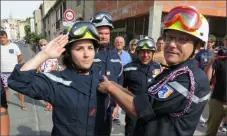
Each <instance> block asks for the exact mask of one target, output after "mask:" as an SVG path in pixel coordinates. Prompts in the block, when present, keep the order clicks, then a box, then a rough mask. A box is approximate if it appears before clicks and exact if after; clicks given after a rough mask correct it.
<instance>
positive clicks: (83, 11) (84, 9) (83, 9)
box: [83, 0, 85, 20]
mask: <svg viewBox="0 0 227 136" xmlns="http://www.w3.org/2000/svg"><path fill="white" fill-rule="evenodd" d="M83 3H84V4H83V18H84V20H85V0H83Z"/></svg>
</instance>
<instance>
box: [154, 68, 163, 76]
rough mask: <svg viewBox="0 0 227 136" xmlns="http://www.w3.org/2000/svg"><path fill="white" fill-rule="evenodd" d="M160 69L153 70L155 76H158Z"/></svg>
mask: <svg viewBox="0 0 227 136" xmlns="http://www.w3.org/2000/svg"><path fill="white" fill-rule="evenodd" d="M160 72H161V71H160V69H154V70H153V71H152V73H153V77H156V76H157V75H158V74H160Z"/></svg>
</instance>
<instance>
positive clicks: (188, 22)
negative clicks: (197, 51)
mask: <svg viewBox="0 0 227 136" xmlns="http://www.w3.org/2000/svg"><path fill="white" fill-rule="evenodd" d="M178 20H179V21H180V22H181V24H182V26H183V28H184V29H185V30H187V31H195V30H198V29H199V27H200V25H201V24H202V21H201V19H200V14H199V13H198V12H197V11H196V10H195V9H194V8H192V7H189V6H179V7H176V8H173V9H172V10H171V11H170V12H169V13H168V15H167V16H166V17H165V19H164V22H163V24H164V25H165V26H166V27H169V26H171V25H172V24H174V23H175V22H176V21H178Z"/></svg>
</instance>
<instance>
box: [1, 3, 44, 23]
mask: <svg viewBox="0 0 227 136" xmlns="http://www.w3.org/2000/svg"><path fill="white" fill-rule="evenodd" d="M42 2H43V1H42V0H39V1H31V0H27V1H19V0H17V1H9V0H7V1H4V0H1V16H0V18H1V19H6V18H9V14H10V10H11V13H12V18H13V19H24V20H25V19H26V18H27V17H33V11H34V10H36V9H38V8H39V6H40V4H41V3H42Z"/></svg>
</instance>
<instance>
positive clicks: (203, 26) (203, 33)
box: [163, 6, 209, 44]
mask: <svg viewBox="0 0 227 136" xmlns="http://www.w3.org/2000/svg"><path fill="white" fill-rule="evenodd" d="M177 8H181V9H182V11H181V12H176V10H178V11H180V10H179V9H177ZM174 10H175V11H174ZM184 10H194V11H193V12H195V13H197V14H196V15H198V16H199V19H200V25H198V26H199V27H198V28H197V29H196V30H187V29H185V24H183V23H182V22H186V21H184V19H185V18H183V17H182V16H180V15H181V14H185V13H187V12H188V11H185V12H184ZM174 14H175V15H174ZM176 17H178V19H175V21H173V22H172V23H169V22H171V19H172V18H176ZM188 17H189V19H190V21H188V20H187V21H188V22H186V23H188V24H190V23H191V22H192V21H194V20H195V18H192V16H188ZM190 17H191V18H190ZM193 19H194V20H193ZM165 20H167V21H166V24H165ZM165 20H164V23H163V24H164V31H165V30H178V31H181V32H185V33H187V34H190V35H193V36H195V37H197V38H198V39H200V40H201V41H203V42H204V43H205V44H206V43H207V42H208V35H209V24H208V21H207V19H206V18H205V17H204V16H203V15H202V14H200V13H199V12H198V11H197V9H196V8H195V7H192V6H178V7H175V8H173V9H172V10H171V11H170V12H169V13H168V15H167V17H166V18H165ZM172 20H174V19H172ZM168 21H169V22H168ZM193 23H194V22H192V23H191V24H193ZM189 29H190V28H189Z"/></svg>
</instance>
